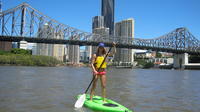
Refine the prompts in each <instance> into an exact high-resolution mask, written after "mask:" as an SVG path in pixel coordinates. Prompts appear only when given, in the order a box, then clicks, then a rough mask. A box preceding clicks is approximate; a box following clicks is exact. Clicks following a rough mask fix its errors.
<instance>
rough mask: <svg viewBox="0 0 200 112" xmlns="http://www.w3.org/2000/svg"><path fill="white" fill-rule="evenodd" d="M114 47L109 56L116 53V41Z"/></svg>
mask: <svg viewBox="0 0 200 112" xmlns="http://www.w3.org/2000/svg"><path fill="white" fill-rule="evenodd" d="M113 49H114V50H112V52H111V53H109V55H108V56H113V55H114V54H115V53H116V43H115V42H113Z"/></svg>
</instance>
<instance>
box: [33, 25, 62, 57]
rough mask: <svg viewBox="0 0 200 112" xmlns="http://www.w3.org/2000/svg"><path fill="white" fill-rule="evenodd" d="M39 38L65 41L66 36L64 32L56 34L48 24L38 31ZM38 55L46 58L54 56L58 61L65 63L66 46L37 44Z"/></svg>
mask: <svg viewBox="0 0 200 112" xmlns="http://www.w3.org/2000/svg"><path fill="white" fill-rule="evenodd" d="M38 37H39V38H48V39H53V38H56V39H63V38H64V34H63V33H62V32H55V30H54V29H53V28H52V27H50V26H49V25H48V24H47V23H46V24H45V25H44V26H43V27H42V28H41V29H40V30H39V31H38ZM36 54H37V55H44V56H53V57H55V58H56V59H58V60H60V61H63V57H64V45H59V44H43V43H37V45H36Z"/></svg>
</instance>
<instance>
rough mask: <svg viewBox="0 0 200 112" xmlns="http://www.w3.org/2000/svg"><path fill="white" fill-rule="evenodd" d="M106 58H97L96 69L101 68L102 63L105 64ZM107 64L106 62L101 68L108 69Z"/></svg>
mask: <svg viewBox="0 0 200 112" xmlns="http://www.w3.org/2000/svg"><path fill="white" fill-rule="evenodd" d="M103 60H104V57H103V56H97V58H96V60H95V64H96V68H99V67H100V66H101V63H102V62H103ZM106 65H107V62H104V63H103V65H102V66H101V68H106Z"/></svg>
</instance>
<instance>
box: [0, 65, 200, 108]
mask: <svg viewBox="0 0 200 112" xmlns="http://www.w3.org/2000/svg"><path fill="white" fill-rule="evenodd" d="M199 74H200V71H187V70H185V71H179V70H142V69H108V74H107V78H108V79H107V97H108V98H110V99H112V100H114V101H117V102H119V103H120V104H123V105H125V106H126V107H128V108H129V109H131V110H135V112H199V111H200V106H199V105H200V94H199V93H200V81H199V79H200V75H199ZM91 78H92V75H91V71H90V69H89V68H70V67H14V66H12V67H9V66H8V67H6V66H2V67H0V112H56V111H57V112H93V111H91V110H90V109H87V108H82V109H78V110H77V109H75V108H74V103H75V102H76V100H77V99H76V96H77V95H78V94H82V93H83V92H84V91H85V89H86V88H87V86H88V84H89V82H90V81H91ZM100 90H101V89H100V83H98V87H97V90H96V93H97V94H98V95H101V94H100V93H101V91H100Z"/></svg>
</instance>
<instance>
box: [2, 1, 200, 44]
mask: <svg viewBox="0 0 200 112" xmlns="http://www.w3.org/2000/svg"><path fill="white" fill-rule="evenodd" d="M2 2H3V10H5V9H8V8H13V7H15V6H17V5H19V4H21V3H22V2H27V3H28V4H30V5H31V6H32V7H33V8H35V9H37V10H39V11H41V12H42V13H43V14H45V15H47V16H49V17H51V18H53V19H55V20H57V21H59V22H61V23H63V24H66V25H69V26H72V27H75V28H78V29H80V30H83V31H86V32H91V27H92V26H91V25H92V17H93V16H97V15H100V14H101V12H100V11H101V0H2ZM115 3H116V4H115V21H116V22H118V21H121V20H123V19H127V18H134V19H135V37H136V38H156V37H159V36H161V35H164V34H166V33H168V32H170V31H172V30H174V29H176V28H178V27H186V28H188V29H189V31H190V32H191V33H192V34H193V35H194V36H195V37H196V38H198V39H199V40H200V13H199V11H200V0H115Z"/></svg>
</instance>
